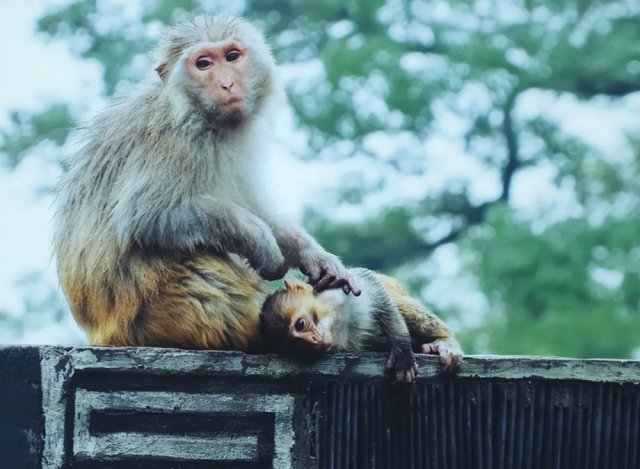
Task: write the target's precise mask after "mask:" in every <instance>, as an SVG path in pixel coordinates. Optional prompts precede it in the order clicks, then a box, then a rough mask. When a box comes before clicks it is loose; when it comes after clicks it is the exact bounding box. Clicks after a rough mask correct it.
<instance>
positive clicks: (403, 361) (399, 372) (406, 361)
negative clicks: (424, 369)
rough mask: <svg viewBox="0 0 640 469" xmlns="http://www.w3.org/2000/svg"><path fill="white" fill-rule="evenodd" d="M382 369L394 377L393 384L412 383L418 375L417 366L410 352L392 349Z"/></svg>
mask: <svg viewBox="0 0 640 469" xmlns="http://www.w3.org/2000/svg"><path fill="white" fill-rule="evenodd" d="M384 368H385V370H386V371H388V372H390V373H391V374H393V375H394V376H395V378H396V380H395V381H394V383H407V384H409V383H413V382H414V381H415V379H416V375H417V374H418V365H416V361H415V360H414V358H413V353H411V350H407V351H405V350H401V349H398V348H394V349H392V350H391V353H389V358H388V359H387V363H386V364H385V367H384Z"/></svg>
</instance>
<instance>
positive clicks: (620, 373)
mask: <svg viewBox="0 0 640 469" xmlns="http://www.w3.org/2000/svg"><path fill="white" fill-rule="evenodd" d="M39 349H40V356H41V357H42V359H43V363H46V364H47V366H52V365H53V363H57V365H55V366H56V367H57V369H58V370H61V369H64V368H66V367H67V366H68V364H70V363H72V365H71V366H72V369H73V370H76V371H79V370H83V371H117V372H119V373H145V374H167V373H170V374H201V375H217V374H220V375H226V376H230V375H231V376H233V375H238V376H244V377H260V378H265V379H279V378H284V377H296V376H300V377H304V378H316V379H333V378H342V379H374V378H382V377H383V374H382V370H383V366H384V362H385V359H386V355H385V354H384V353H366V354H362V355H349V354H335V355H330V356H326V357H324V358H322V359H320V360H317V361H314V362H311V363H301V362H298V361H295V360H290V359H284V358H279V357H276V356H274V355H248V354H243V353H241V352H232V351H214V350H198V351H194V350H181V349H163V348H147V347H77V348H68V347H50V346H42V347H39ZM416 359H417V362H418V366H419V370H420V374H419V376H418V379H427V378H433V377H435V376H437V375H439V374H440V369H439V362H438V359H437V357H434V356H427V355H417V356H416ZM456 376H457V377H459V378H480V379H546V380H579V381H591V382H609V383H640V360H613V359H575V358H562V357H544V356H501V355H475V356H471V355H470V356H465V357H464V360H463V363H462V367H461V369H460V370H459V371H458V373H456Z"/></svg>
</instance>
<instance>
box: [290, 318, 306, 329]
mask: <svg viewBox="0 0 640 469" xmlns="http://www.w3.org/2000/svg"><path fill="white" fill-rule="evenodd" d="M304 326H305V322H304V319H303V318H298V320H297V321H296V323H295V324H294V325H293V327H294V328H295V329H296V331H298V332H302V331H303V330H304Z"/></svg>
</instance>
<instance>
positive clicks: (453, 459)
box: [317, 378, 640, 469]
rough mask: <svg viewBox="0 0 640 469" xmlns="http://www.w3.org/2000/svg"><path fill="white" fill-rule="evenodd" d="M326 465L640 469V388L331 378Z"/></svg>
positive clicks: (321, 444) (325, 403)
mask: <svg viewBox="0 0 640 469" xmlns="http://www.w3.org/2000/svg"><path fill="white" fill-rule="evenodd" d="M322 386H323V387H322V390H321V394H322V397H321V398H320V399H319V405H320V408H319V415H320V418H319V429H318V452H319V454H318V460H317V461H318V463H319V467H321V468H332V469H343V468H367V469H368V468H407V469H411V468H438V469H443V468H486V469H496V468H518V469H520V468H530V469H536V468H545V469H546V468H557V469H563V468H574V467H584V468H601V467H615V468H634V469H635V468H637V467H638V464H639V463H640V460H639V454H638V447H639V446H640V427H639V426H640V387H639V386H638V385H635V384H623V385H621V384H611V383H587V382H581V381H545V380H477V379H476V380H464V379H447V378H442V379H440V378H437V379H432V380H424V381H419V382H418V383H417V384H415V385H413V386H411V387H402V386H392V385H390V384H389V383H388V382H386V381H380V380H377V381H355V382H353V381H352V382H342V381H329V382H327V383H324V384H323V385H322Z"/></svg>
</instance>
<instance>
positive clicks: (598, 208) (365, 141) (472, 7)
mask: <svg viewBox="0 0 640 469" xmlns="http://www.w3.org/2000/svg"><path fill="white" fill-rule="evenodd" d="M205 4H206V5H205ZM141 5H142V6H141V9H140V14H139V17H136V18H132V19H124V18H120V19H119V21H114V20H113V18H112V16H114V15H116V14H117V13H114V11H117V10H114V11H105V10H104V9H105V8H106V7H105V6H104V5H101V4H99V3H96V2H95V1H91V0H88V1H87V0H84V1H74V2H72V3H70V4H69V5H68V6H66V7H64V8H62V9H61V10H59V11H54V12H51V13H50V14H48V15H46V16H45V17H43V18H42V19H41V20H40V22H39V29H40V30H41V32H43V33H45V34H47V35H49V36H53V37H58V38H60V37H63V38H67V39H68V40H69V41H70V42H71V43H73V42H74V41H76V40H77V38H78V37H81V38H82V41H81V42H82V44H83V47H81V48H79V49H78V54H79V56H80V57H82V58H84V59H87V60H97V61H98V62H100V63H101V64H102V65H103V71H104V74H103V78H104V83H105V88H104V89H105V94H107V95H111V94H114V93H115V94H117V93H118V91H119V90H120V89H121V87H123V88H122V89H125V90H126V87H127V86H128V84H129V83H130V82H132V81H135V80H136V79H137V78H138V75H139V73H140V72H139V70H137V69H136V67H135V66H134V64H135V58H136V57H139V56H140V54H142V53H143V52H144V51H146V50H147V49H148V47H149V45H150V44H151V43H152V40H153V36H154V34H155V33H154V31H156V30H157V26H158V25H160V24H164V23H167V22H171V21H172V20H174V19H176V18H178V17H180V16H182V15H184V14H193V13H201V12H204V11H210V9H211V5H210V2H204V1H203V2H198V1H189V2H178V1H171V0H163V1H159V2H143V3H141ZM207 7H208V8H209V10H207ZM221 8H227V10H224V11H229V10H228V7H221ZM215 11H220V10H215ZM234 12H238V13H242V12H244V13H245V14H247V15H248V16H250V17H251V18H253V19H255V20H256V21H257V22H259V23H260V24H261V26H262V27H263V28H264V29H265V30H266V31H267V32H268V34H269V36H270V38H271V42H272V44H273V45H274V49H275V53H276V55H277V58H278V60H279V62H280V63H284V64H297V66H302V67H304V69H305V70H307V71H310V70H311V71H312V70H315V69H316V68H317V64H318V63H321V64H322V66H321V67H320V69H319V71H318V72H317V73H310V74H309V76H308V77H307V78H305V80H297V81H296V80H295V79H294V80H291V82H290V87H289V95H290V101H291V104H292V106H293V109H294V111H295V115H296V118H297V122H298V124H299V126H300V127H301V128H303V129H304V130H305V131H306V132H307V134H308V142H309V144H308V152H307V154H306V155H301V156H303V157H313V158H324V159H326V160H327V162H329V163H330V164H332V165H335V167H336V168H340V167H342V166H343V165H344V166H348V163H349V162H353V161H356V162H362V164H361V165H360V170H359V171H353V170H351V171H344V172H341V171H338V170H337V171H336V178H340V177H342V178H343V179H340V180H339V183H338V184H337V185H338V187H340V188H341V189H340V190H338V192H337V194H336V197H335V200H334V203H333V204H325V205H326V207H320V208H319V207H315V210H314V211H309V212H308V213H307V216H306V218H305V220H306V224H307V226H308V227H309V228H311V229H312V231H313V232H314V233H315V234H316V236H317V237H318V238H319V240H320V241H321V242H322V243H323V244H324V245H325V246H326V247H327V248H328V249H330V250H332V251H334V252H336V253H337V254H339V255H341V256H342V257H343V258H344V259H345V261H346V262H348V263H350V264H353V265H363V266H368V267H371V268H375V269H378V270H384V271H391V272H396V273H398V272H399V273H400V274H401V275H403V276H404V277H405V279H406V280H408V281H409V282H410V284H411V285H412V286H413V287H414V289H415V291H416V292H420V291H423V290H422V288H423V287H424V286H425V285H428V284H429V283H430V281H432V280H434V276H435V277H437V273H436V274H433V276H428V275H424V274H418V273H417V272H419V271H421V269H417V268H416V267H418V266H420V265H422V264H424V263H425V262H428V259H429V256H430V255H431V254H432V253H433V252H434V251H435V250H436V249H439V248H440V247H441V246H444V245H448V244H450V243H456V245H457V246H458V251H457V252H458V254H459V259H460V260H461V262H462V265H463V270H464V271H465V272H466V275H470V276H472V277H473V278H474V279H475V282H476V283H477V286H478V288H479V289H480V291H481V292H482V294H483V295H484V297H486V299H487V301H488V303H487V304H488V306H489V307H488V311H487V312H486V313H485V315H484V316H483V318H482V321H481V323H480V324H479V325H477V324H476V325H473V326H472V327H471V326H467V327H465V328H464V330H462V331H461V336H462V338H463V340H464V342H465V346H466V348H467V350H468V351H471V352H473V351H491V352H496V353H540V354H562V355H570V356H606V357H627V356H630V354H631V353H632V351H633V350H634V349H636V348H637V347H638V346H640V241H639V240H640V220H639V218H638V217H639V214H640V195H639V194H640V187H639V186H640V183H639V182H638V181H640V150H639V148H640V145H638V138H640V134H636V135H629V141H628V145H627V146H626V147H625V148H624V152H625V154H624V155H618V154H608V153H604V152H603V151H602V149H600V148H598V147H596V146H594V145H592V144H590V143H588V142H587V141H584V140H583V139H581V138H580V137H578V136H576V135H575V134H574V133H570V132H568V131H567V129H566V126H564V125H563V122H562V121H560V120H559V119H558V118H557V116H554V115H552V113H551V112H546V113H545V112H537V113H533V114H531V113H527V112H526V109H525V108H526V103H527V102H529V103H531V102H532V101H536V100H537V97H541V99H546V100H548V101H549V102H551V103H558V102H559V101H561V100H565V101H566V100H567V99H568V100H572V102H575V103H578V104H582V105H584V104H587V105H588V104H592V105H600V106H605V107H606V106H607V105H611V104H616V103H623V102H625V101H624V100H625V99H627V97H628V96H629V95H631V94H633V93H636V94H637V93H638V92H639V91H640V49H639V48H638V45H639V44H640V5H639V4H637V3H636V2H633V1H629V0H611V1H610V0H606V1H605V0H573V1H558V0H522V1H518V0H509V1H498V0H484V1H472V0H454V1H419V0H415V1H407V0H373V1H364V0H361V1H355V0H325V1H321V2H317V1H305V0H287V1H285V0H261V1H250V0H248V1H247V2H246V4H245V5H244V10H243V11H240V10H238V11H234ZM318 60H319V61H320V62H318ZM314 67H315V68H314ZM12 121H13V124H14V125H13V127H12V128H10V129H8V130H7V131H5V132H4V133H2V134H0V137H1V138H0V152H2V153H3V154H5V155H6V156H7V158H6V161H8V162H14V163H16V162H18V161H19V159H20V157H21V156H23V155H24V154H25V153H26V152H27V151H28V150H29V149H30V148H31V147H32V146H34V145H36V144H37V143H38V142H40V141H42V140H44V139H48V140H51V141H54V142H56V143H61V142H62V141H64V139H65V138H66V132H67V130H68V129H69V127H70V125H69V123H70V121H71V114H70V113H69V111H68V110H67V108H66V105H64V104H57V105H55V106H53V107H52V108H51V109H49V110H47V111H45V112H44V113H42V114H40V115H36V116H26V115H22V114H20V113H17V114H15V115H14V116H13V118H12ZM451 126H454V127H456V128H457V129H458V131H457V134H455V135H454V136H453V137H451V136H450V138H453V139H454V140H455V139H456V138H457V140H458V143H459V144H460V152H462V154H463V155H464V157H465V159H464V161H463V162H462V163H460V164H461V165H464V164H465V162H467V163H468V162H473V163H474V164H475V165H477V166H474V167H476V168H477V170H478V172H479V174H478V176H477V178H478V179H480V178H485V179H488V180H493V181H494V183H493V185H494V186H495V187H494V188H493V189H492V190H493V195H489V196H480V195H478V194H477V191H475V189H474V183H475V182H476V180H475V178H466V179H465V178H462V179H457V178H452V179H451V180H450V181H445V182H444V183H443V184H442V185H441V186H439V187H438V188H437V190H436V189H431V188H430V187H427V185H426V183H425V187H424V189H423V190H422V191H421V192H420V191H418V192H419V194H418V195H417V196H416V195H415V194H414V196H412V197H406V198H404V199H403V200H389V201H388V202H385V203H379V202H377V203H372V200H374V199H375V196H376V195H377V194H378V193H380V192H382V191H384V190H386V189H388V188H389V187H393V186H392V184H393V181H394V180H395V181H396V182H397V181H398V180H400V181H402V180H404V179H406V180H409V179H411V180H412V181H415V180H420V178H421V177H422V176H425V179H424V181H428V180H429V179H428V177H427V176H428V175H429V172H430V171H434V170H436V169H437V168H432V167H431V166H430V164H433V162H432V161H431V160H430V159H429V154H428V152H427V151H426V149H425V143H426V142H429V141H430V140H431V139H433V138H434V137H438V136H442V135H443V134H446V133H447V129H448V128H450V127H451ZM454 157H455V156H452V158H454ZM365 168H366V173H367V177H364V176H362V175H361V174H360V173H364V172H365ZM540 170H545V171H547V173H549V172H550V173H551V174H552V175H553V176H552V178H551V180H550V181H548V182H544V183H543V182H541V184H548V185H549V186H550V187H551V188H552V189H553V190H557V191H559V193H562V194H565V195H566V197H567V198H569V199H570V200H571V204H569V205H570V207H571V208H570V209H567V210H564V211H562V210H560V211H559V213H554V214H553V216H552V215H551V214H550V213H549V212H551V211H553V210H552V209H553V208H554V207H553V206H550V205H549V204H547V205H545V204H543V203H541V204H539V207H538V212H536V213H535V214H533V215H532V214H531V213H524V212H523V211H522V210H520V209H518V207H517V205H516V204H514V201H513V198H514V192H515V191H516V190H517V189H518V185H519V184H522V181H523V180H524V179H525V178H531V177H535V175H536V174H539V171H540ZM537 171H538V172H537ZM488 192H489V193H491V190H490V191H488ZM551 205H553V204H551ZM372 206H373V207H374V209H371V207H372ZM337 207H338V208H339V207H351V208H356V209H358V210H357V211H358V213H360V215H359V216H358V217H356V219H353V218H354V217H351V219H349V220H346V221H345V219H344V218H343V217H342V218H341V217H340V216H338V212H339V210H337ZM412 272H414V273H412ZM454 294H455V293H454ZM425 300H426V301H427V302H429V301H431V302H434V301H435V302H436V303H437V299H434V298H425ZM455 313H456V312H455V311H454V310H453V309H452V310H447V309H446V308H445V309H444V310H443V311H442V314H443V315H444V316H445V317H446V316H447V315H449V317H451V318H454V316H455ZM463 323H464V321H463Z"/></svg>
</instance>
